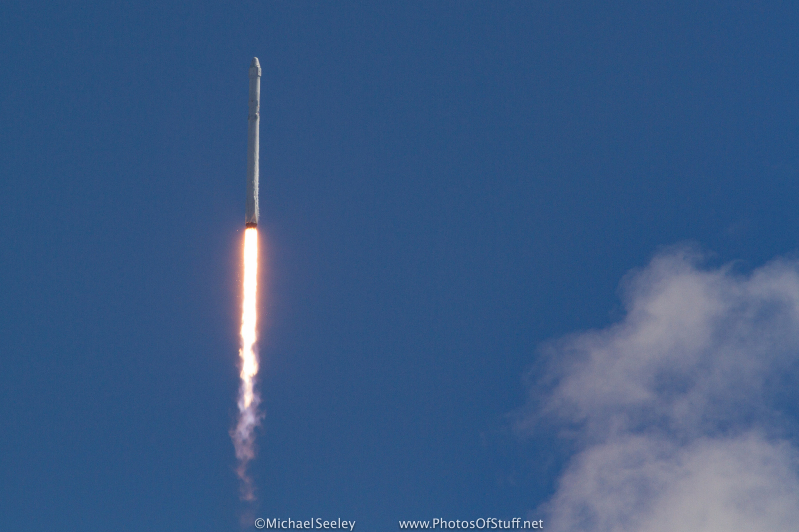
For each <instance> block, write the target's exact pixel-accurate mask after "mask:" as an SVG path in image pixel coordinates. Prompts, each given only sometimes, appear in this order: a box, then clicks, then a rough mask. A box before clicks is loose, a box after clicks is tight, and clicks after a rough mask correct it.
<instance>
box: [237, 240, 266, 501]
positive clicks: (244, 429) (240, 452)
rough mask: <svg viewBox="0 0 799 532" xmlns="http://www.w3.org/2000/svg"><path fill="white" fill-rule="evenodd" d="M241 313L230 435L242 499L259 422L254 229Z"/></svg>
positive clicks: (247, 245) (247, 248)
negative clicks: (236, 398)
mask: <svg viewBox="0 0 799 532" xmlns="http://www.w3.org/2000/svg"><path fill="white" fill-rule="evenodd" d="M243 288H244V293H243V302H242V312H241V349H240V350H239V356H240V358H241V386H240V388H239V401H238V406H239V420H238V423H237V424H236V428H235V429H234V430H233V432H232V433H231V436H232V437H233V444H234V446H235V447H236V458H237V459H238V460H239V466H238V468H237V470H236V473H237V474H238V476H239V478H240V479H241V482H242V484H241V496H242V499H244V500H247V501H252V500H254V499H255V493H254V488H253V485H252V479H251V478H250V477H249V475H248V474H247V464H248V463H249V462H250V460H252V459H253V458H255V433H254V430H255V427H256V426H257V425H258V423H259V422H260V414H259V413H258V403H259V402H260V398H259V397H258V393H257V392H256V390H255V377H256V376H257V375H258V354H257V353H256V352H255V349H254V346H255V341H256V334H255V326H256V323H257V312H256V309H257V306H256V303H257V292H258V230H257V229H255V228H248V229H246V230H245V231H244V282H243Z"/></svg>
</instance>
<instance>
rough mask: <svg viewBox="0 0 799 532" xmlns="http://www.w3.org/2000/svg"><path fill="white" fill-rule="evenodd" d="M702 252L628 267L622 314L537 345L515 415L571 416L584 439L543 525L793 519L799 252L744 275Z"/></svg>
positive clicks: (534, 425)
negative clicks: (712, 263) (786, 407)
mask: <svg viewBox="0 0 799 532" xmlns="http://www.w3.org/2000/svg"><path fill="white" fill-rule="evenodd" d="M700 259H701V257H699V256H698V254H696V253H695V252H693V251H691V250H690V249H686V248H680V249H674V250H671V251H669V252H667V253H665V254H662V255H660V256H658V257H657V258H655V259H654V260H653V261H652V263H651V264H650V265H649V266H648V267H647V268H646V269H644V270H642V271H640V272H637V273H634V274H632V275H630V276H629V277H628V278H627V279H626V280H625V282H624V284H623V285H624V293H625V297H624V299H625V305H626V309H627V315H626V317H625V319H624V320H623V321H622V322H621V323H618V324H616V325H614V326H612V327H610V328H608V329H605V330H601V331H591V332H586V333H582V334H578V335H574V336H571V337H568V338H566V339H563V340H561V341H558V342H554V343H551V344H550V345H548V346H547V347H546V348H545V349H544V351H543V353H544V356H545V358H546V360H547V364H548V366H547V369H546V370H545V371H544V372H543V373H542V374H541V375H540V376H539V377H540V378H539V379H538V380H537V384H536V385H534V387H533V390H532V391H533V393H534V394H535V395H536V396H538V397H539V400H537V401H535V403H534V405H533V408H532V410H529V412H530V413H528V414H527V415H526V416H524V417H523V418H522V419H521V420H520V427H522V428H524V429H526V430H537V429H543V428H546V427H549V426H552V425H550V423H552V422H554V424H555V425H554V426H556V427H557V426H560V427H569V428H570V429H572V432H571V437H573V438H575V441H576V443H577V445H578V449H579V451H578V452H577V454H575V456H573V457H572V458H571V460H570V462H569V464H568V466H567V468H566V470H565V472H564V474H563V476H562V477H561V478H560V480H559V483H558V488H557V492H556V493H555V495H554V496H553V498H552V499H551V500H550V501H549V502H548V503H547V504H546V505H544V506H543V507H542V508H541V509H540V511H541V512H544V513H546V515H547V516H548V528H549V530H555V531H560V530H563V531H583V530H584V531H588V530H590V531H592V532H593V531H596V532H604V531H607V532H610V531H613V532H616V531H636V532H659V531H666V530H691V531H695V532H705V531H716V530H719V531H721V530H733V529H740V530H761V531H770V532H782V531H788V530H791V531H794V530H797V526H798V525H797V523H799V469H797V460H796V454H795V449H794V448H793V447H792V445H791V443H790V439H789V438H788V434H789V433H790V431H788V430H785V429H786V427H787V426H788V425H787V423H788V420H789V416H787V415H786V414H785V413H782V412H780V409H779V408H778V404H779V400H780V396H781V395H783V396H784V395H785V393H784V392H785V391H786V390H785V389H784V388H785V386H786V382H785V378H784V377H785V375H794V374H795V373H796V371H795V369H796V366H797V361H799V264H797V263H795V262H789V261H775V262H773V263H771V264H769V265H767V266H765V267H763V268H760V269H758V270H756V271H755V272H753V273H752V274H751V275H746V276H743V275H738V274H735V273H733V271H732V269H731V267H729V266H727V267H723V268H719V269H701V268H699V267H698V266H697V264H698V262H699V261H700ZM793 382H794V383H796V381H795V380H794V381H793ZM575 429H576V430H575ZM564 433H565V432H564ZM536 513H540V512H536Z"/></svg>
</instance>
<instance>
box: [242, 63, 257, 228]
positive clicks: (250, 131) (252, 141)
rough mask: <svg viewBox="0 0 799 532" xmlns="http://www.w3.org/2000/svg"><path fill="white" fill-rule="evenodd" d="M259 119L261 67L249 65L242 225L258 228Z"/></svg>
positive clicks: (255, 64)
mask: <svg viewBox="0 0 799 532" xmlns="http://www.w3.org/2000/svg"><path fill="white" fill-rule="evenodd" d="M260 118H261V65H260V63H258V58H257V57H253V58H252V63H250V113H249V115H248V116H247V212H246V214H245V217H244V223H245V225H246V226H247V227H258V125H259V122H260Z"/></svg>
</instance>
